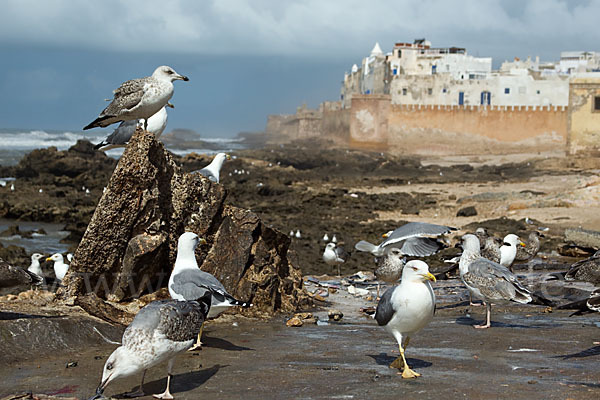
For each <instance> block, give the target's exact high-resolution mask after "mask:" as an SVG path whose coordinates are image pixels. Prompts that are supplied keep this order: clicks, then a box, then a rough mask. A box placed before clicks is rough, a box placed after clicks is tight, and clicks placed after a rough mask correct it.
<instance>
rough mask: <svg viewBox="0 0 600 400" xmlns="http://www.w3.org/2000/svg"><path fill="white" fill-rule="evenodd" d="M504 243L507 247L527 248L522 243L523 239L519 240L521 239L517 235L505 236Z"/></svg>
mask: <svg viewBox="0 0 600 400" xmlns="http://www.w3.org/2000/svg"><path fill="white" fill-rule="evenodd" d="M503 242H504V243H502V244H503V245H505V246H515V247H516V246H522V247H525V246H526V245H525V243H523V242H522V241H521V239H519V237H518V236H517V235H515V234H514V233H509V234H508V235H506V236H504V240H503Z"/></svg>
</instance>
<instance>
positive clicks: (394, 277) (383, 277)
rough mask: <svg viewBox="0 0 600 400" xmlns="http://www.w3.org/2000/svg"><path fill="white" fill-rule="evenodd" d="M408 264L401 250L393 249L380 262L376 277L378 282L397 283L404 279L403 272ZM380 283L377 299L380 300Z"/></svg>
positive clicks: (378, 284)
mask: <svg viewBox="0 0 600 400" xmlns="http://www.w3.org/2000/svg"><path fill="white" fill-rule="evenodd" d="M405 264H406V257H404V254H402V251H400V249H398V248H396V247H393V248H391V249H390V250H389V252H388V253H387V254H386V255H385V256H383V257H381V258H380V259H379V260H378V267H377V269H376V270H375V276H376V277H377V280H378V281H384V282H387V283H396V282H398V280H399V279H400V278H401V277H402V270H403V269H404V265H405ZM379 289H380V283H379V282H377V297H378V298H379Z"/></svg>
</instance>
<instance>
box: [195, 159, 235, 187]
mask: <svg viewBox="0 0 600 400" xmlns="http://www.w3.org/2000/svg"><path fill="white" fill-rule="evenodd" d="M225 160H231V157H230V156H229V154H225V153H218V154H217V155H216V156H215V158H213V160H212V161H211V163H210V164H208V165H207V166H206V167H204V168H202V169H200V170H198V172H199V173H201V174H202V175H204V176H205V177H207V178H208V179H210V180H211V181H213V182H217V183H219V173H220V172H221V167H223V163H224V162H225Z"/></svg>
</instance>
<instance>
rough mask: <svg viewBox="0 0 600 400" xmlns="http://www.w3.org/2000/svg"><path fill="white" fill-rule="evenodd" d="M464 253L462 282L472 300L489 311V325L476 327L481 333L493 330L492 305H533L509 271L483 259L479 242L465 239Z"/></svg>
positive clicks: (463, 238) (530, 298) (526, 292)
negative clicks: (478, 300) (510, 303)
mask: <svg viewBox="0 0 600 400" xmlns="http://www.w3.org/2000/svg"><path fill="white" fill-rule="evenodd" d="M462 240H463V243H462V246H463V253H462V256H461V257H460V262H459V271H460V279H461V280H462V281H463V283H464V284H465V286H466V287H467V288H468V289H469V292H470V293H471V295H472V296H475V297H476V298H479V299H481V300H483V301H484V302H485V304H486V307H487V313H486V323H485V325H474V327H475V328H477V329H485V328H489V327H490V326H491V313H492V304H491V302H492V301H493V302H508V301H515V302H517V303H521V304H525V303H530V302H531V301H532V294H531V292H529V290H527V289H526V288H525V287H524V286H523V285H521V284H520V283H519V281H518V280H517V277H516V276H515V275H513V274H512V273H511V272H510V271H509V270H508V268H506V267H504V266H502V265H500V264H498V263H495V262H493V261H490V260H488V259H486V258H483V257H482V256H481V255H480V250H479V239H478V238H477V236H475V235H471V234H467V235H464V236H463V237H462Z"/></svg>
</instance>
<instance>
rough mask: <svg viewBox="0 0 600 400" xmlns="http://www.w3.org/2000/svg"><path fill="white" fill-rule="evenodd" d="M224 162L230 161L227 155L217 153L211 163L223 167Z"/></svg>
mask: <svg viewBox="0 0 600 400" xmlns="http://www.w3.org/2000/svg"><path fill="white" fill-rule="evenodd" d="M225 160H231V157H230V156H229V154H226V153H217V154H216V155H215V158H213V161H212V162H213V163H215V164H218V165H223V163H224V162H225Z"/></svg>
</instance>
